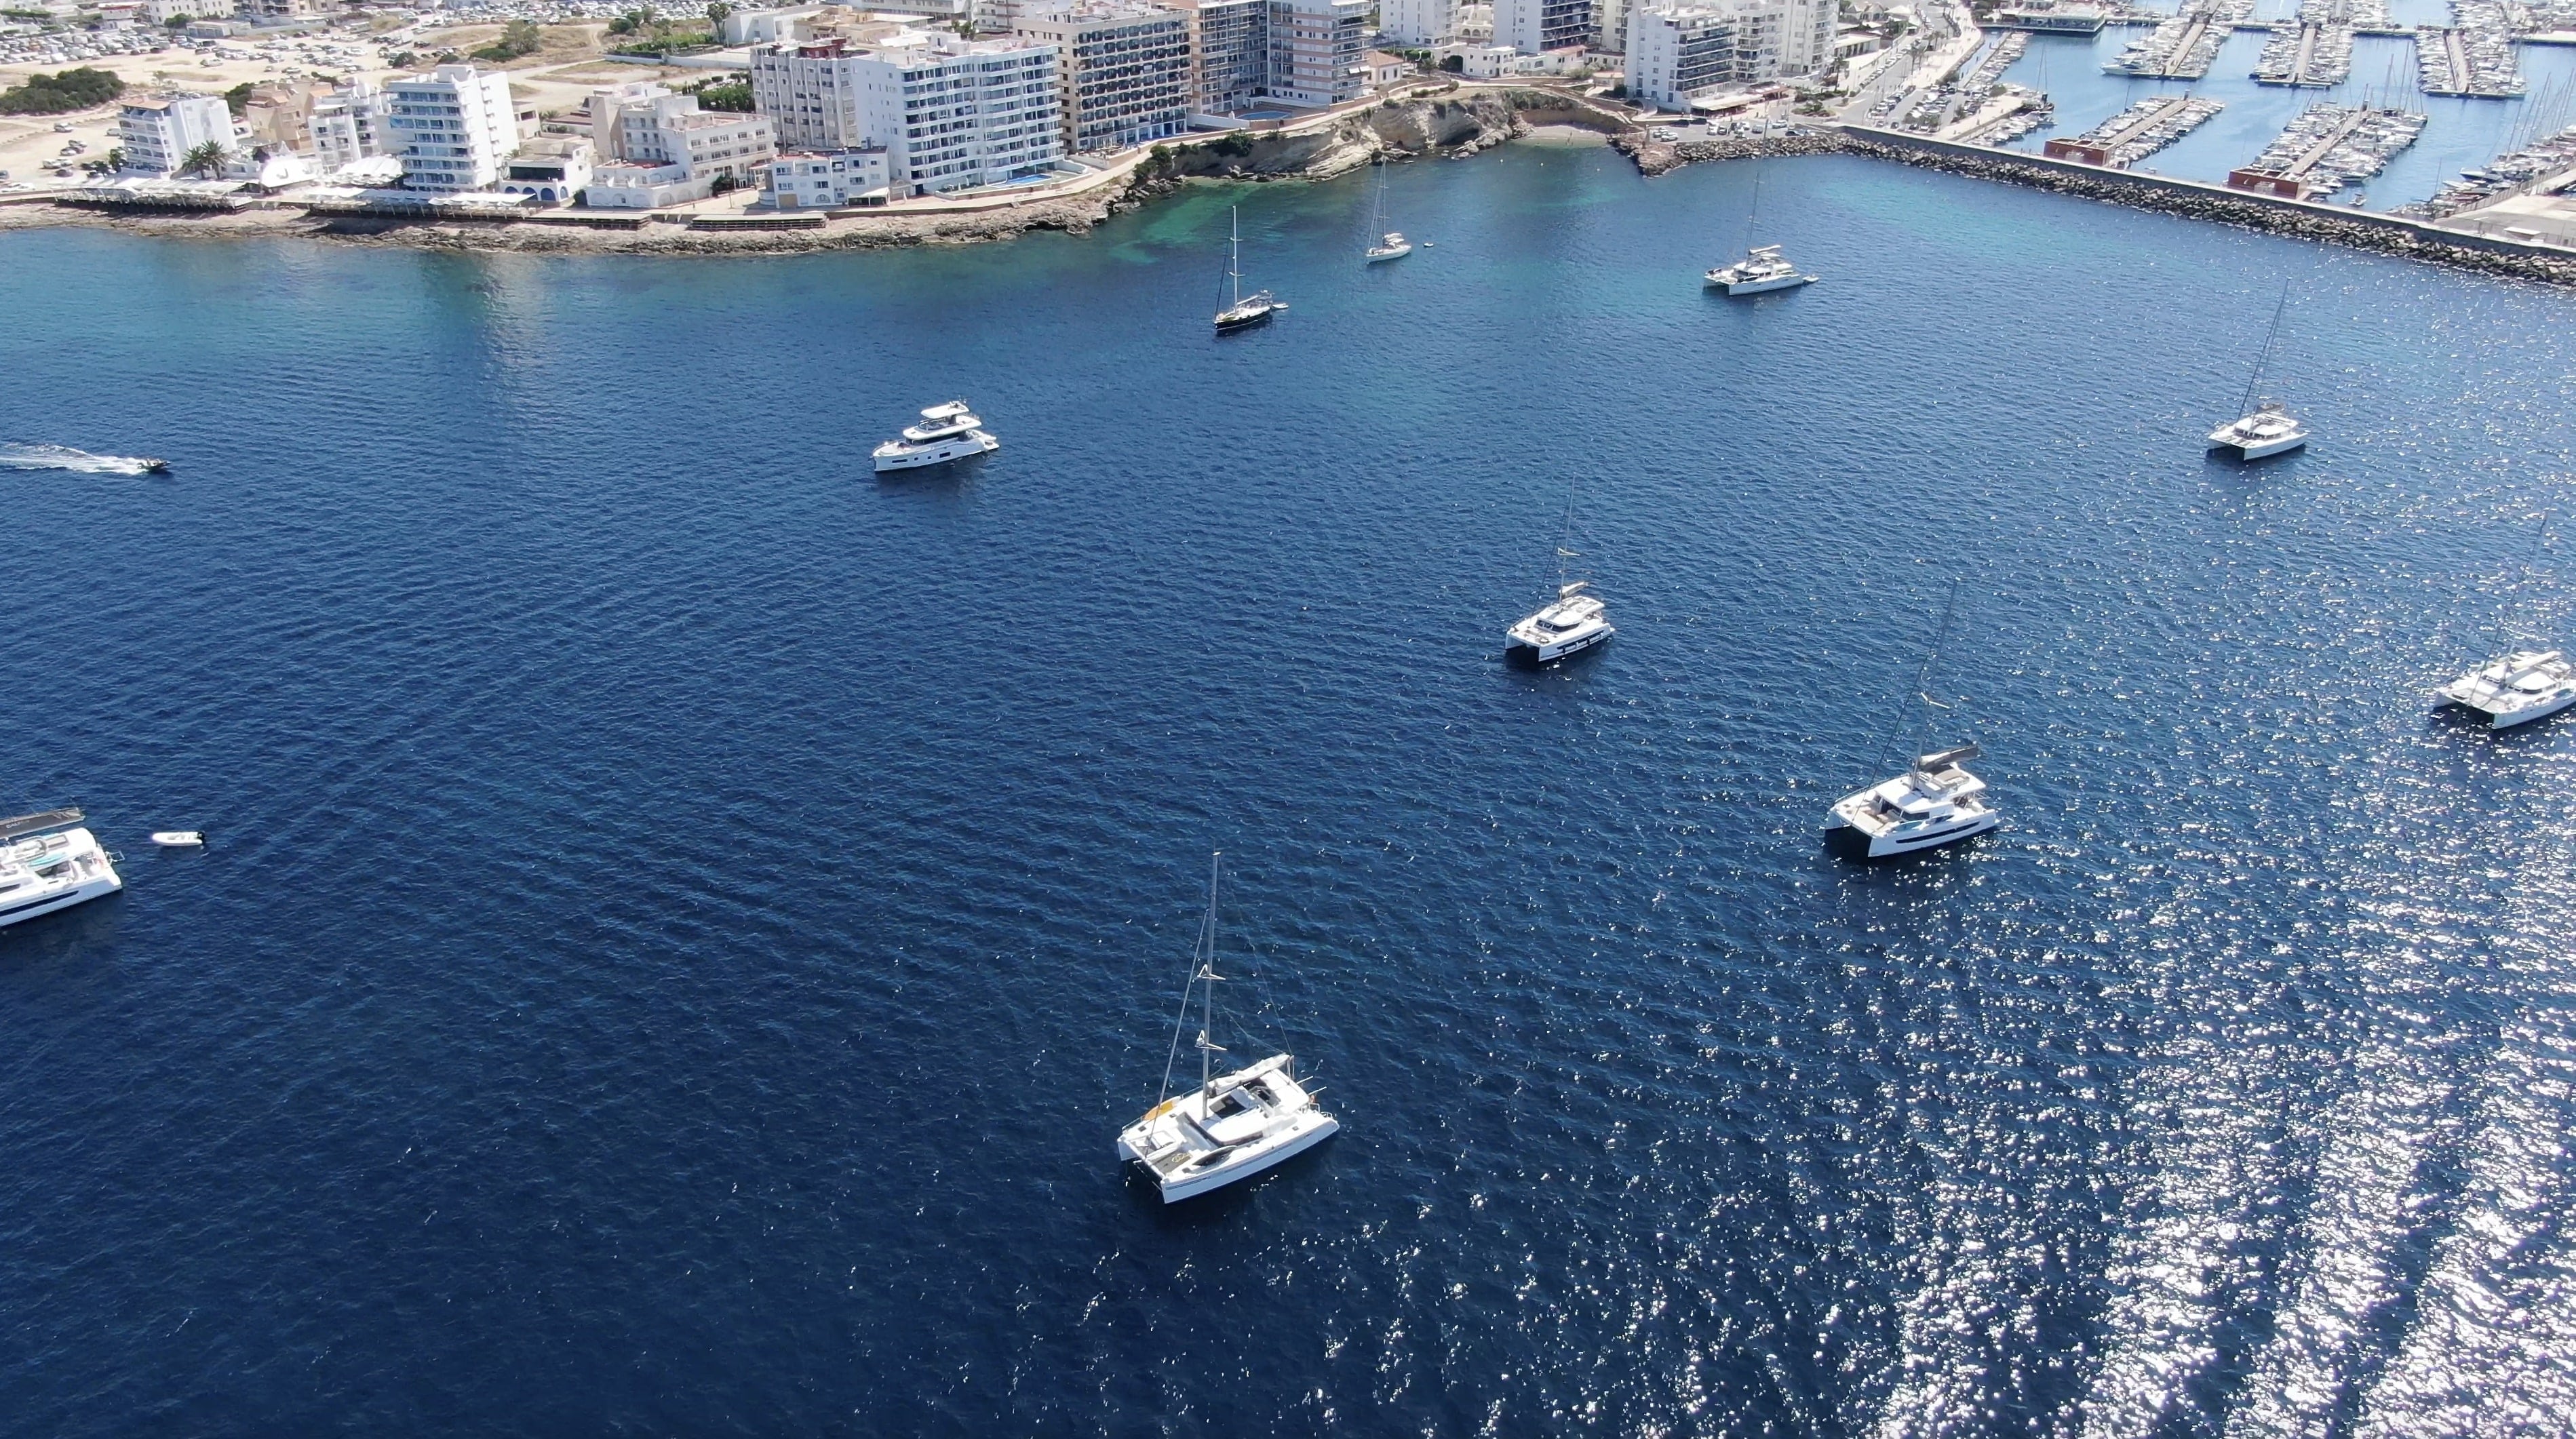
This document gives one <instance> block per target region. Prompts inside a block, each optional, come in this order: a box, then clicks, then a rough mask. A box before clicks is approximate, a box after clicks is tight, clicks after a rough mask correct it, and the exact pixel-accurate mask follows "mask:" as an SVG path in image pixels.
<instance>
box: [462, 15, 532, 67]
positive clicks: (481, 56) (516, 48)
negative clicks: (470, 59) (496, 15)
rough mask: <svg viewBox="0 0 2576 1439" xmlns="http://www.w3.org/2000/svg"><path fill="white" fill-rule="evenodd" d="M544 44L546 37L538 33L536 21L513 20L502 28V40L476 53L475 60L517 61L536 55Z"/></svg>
mask: <svg viewBox="0 0 2576 1439" xmlns="http://www.w3.org/2000/svg"><path fill="white" fill-rule="evenodd" d="M544 43H545V37H543V36H541V35H539V34H538V33H537V22H536V21H534V20H513V21H511V22H510V23H509V24H507V25H504V26H502V27H501V38H500V39H499V40H497V41H495V42H493V43H492V44H489V45H486V46H484V47H483V48H482V49H480V50H477V51H475V52H474V58H475V59H477V60H516V59H518V58H519V57H520V56H522V55H534V54H535V53H537V47H538V46H540V45H543V44H544Z"/></svg>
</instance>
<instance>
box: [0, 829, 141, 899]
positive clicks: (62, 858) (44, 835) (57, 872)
mask: <svg viewBox="0 0 2576 1439" xmlns="http://www.w3.org/2000/svg"><path fill="white" fill-rule="evenodd" d="M80 822H81V812H80V811H79V810H76V809H52V810H44V811H41V812H39V813H36V814H22V815H19V816H17V817H16V818H14V819H0V926H6V925H12V924H16V923H18V922H19V921H21V920H28V919H34V918H36V917H37V916H39V915H47V914H52V913H53V912H55V911H56V910H61V909H69V908H71V907H72V906H73V905H76V904H78V903H80V902H81V901H83V900H87V899H96V898H98V897H99V896H100V895H103V894H114V893H116V892H117V891H118V890H120V889H123V888H125V881H124V880H122V879H119V878H117V875H116V864H115V857H114V856H113V855H110V854H109V853H108V852H107V851H106V850H105V849H104V848H102V847H101V846H100V845H99V842H98V840H97V839H96V838H95V837H94V836H92V835H91V834H90V832H89V831H88V830H86V829H83V828H81V827H80Z"/></svg>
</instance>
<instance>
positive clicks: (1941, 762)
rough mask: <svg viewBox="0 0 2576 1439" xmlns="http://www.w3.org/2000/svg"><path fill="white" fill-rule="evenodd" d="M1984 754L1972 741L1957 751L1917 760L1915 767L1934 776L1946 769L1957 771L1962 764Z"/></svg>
mask: <svg viewBox="0 0 2576 1439" xmlns="http://www.w3.org/2000/svg"><path fill="white" fill-rule="evenodd" d="M1984 753H1985V751H1984V750H1981V749H1979V748H1977V746H1976V742H1975V741H1974V740H1971V741H1969V742H1968V743H1966V744H1963V745H1961V746H1959V747H1958V748H1957V749H1945V750H1937V751H1935V752H1933V753H1931V754H1927V755H1925V756H1923V757H1922V758H1920V759H1918V760H1916V761H1915V762H1914V767H1915V768H1916V769H1919V770H1921V771H1923V772H1924V773H1925V774H1934V773H1937V772H1939V771H1941V770H1945V769H1955V768H1957V767H1958V766H1959V765H1960V764H1961V763H1963V762H1965V761H1967V760H1972V759H1975V758H1977V757H1978V756H1979V755H1982V754H1984Z"/></svg>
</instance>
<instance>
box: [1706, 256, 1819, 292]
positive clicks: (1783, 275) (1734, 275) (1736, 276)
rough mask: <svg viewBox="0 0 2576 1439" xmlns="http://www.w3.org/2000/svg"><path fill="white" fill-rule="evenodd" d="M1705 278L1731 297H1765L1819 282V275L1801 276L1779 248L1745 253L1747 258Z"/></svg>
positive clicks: (1715, 271) (1709, 273)
mask: <svg viewBox="0 0 2576 1439" xmlns="http://www.w3.org/2000/svg"><path fill="white" fill-rule="evenodd" d="M1703 278H1704V279H1705V280H1706V281H1707V282H1708V283H1709V284H1711V285H1713V286H1715V287H1717V288H1718V289H1721V290H1724V291H1725V292H1726V293H1728V294H1730V295H1761V294H1767V293H1769V292H1770V291H1773V290H1791V289H1795V288H1797V287H1798V286H1800V285H1812V284H1814V283H1815V282H1816V277H1815V276H1813V275H1807V274H1801V273H1799V270H1798V267H1797V266H1796V265H1793V264H1791V263H1789V258H1788V257H1787V256H1785V255H1783V254H1781V253H1780V247H1779V246H1777V245H1756V246H1754V247H1753V248H1752V249H1750V250H1748V251H1746V252H1745V255H1744V258H1743V259H1741V260H1738V261H1736V262H1735V263H1734V264H1732V265H1727V266H1724V267H1722V268H1720V269H1715V270H1711V271H1709V272H1708V274H1707V275H1706V276H1704V277H1703Z"/></svg>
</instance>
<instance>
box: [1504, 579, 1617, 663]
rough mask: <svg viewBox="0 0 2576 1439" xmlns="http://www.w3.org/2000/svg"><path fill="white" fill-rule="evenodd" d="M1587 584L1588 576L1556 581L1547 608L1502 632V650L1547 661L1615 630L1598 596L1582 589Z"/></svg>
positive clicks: (1579, 650)
mask: <svg viewBox="0 0 2576 1439" xmlns="http://www.w3.org/2000/svg"><path fill="white" fill-rule="evenodd" d="M1590 585H1591V582H1590V581H1588V580H1573V581H1570V582H1568V583H1565V584H1561V585H1558V586H1557V587H1556V598H1555V599H1554V600H1553V601H1551V602H1550V603H1549V604H1548V605H1547V607H1546V608H1544V609H1541V610H1540V611H1539V612H1538V613H1536V614H1534V615H1530V616H1528V617H1527V618H1525V619H1523V620H1521V621H1520V623H1518V624H1515V625H1513V626H1512V627H1511V628H1510V629H1508V630H1505V631H1504V632H1503V652H1504V654H1506V655H1507V656H1509V657H1510V658H1513V659H1520V660H1528V661H1530V662H1531V663H1533V664H1546V663H1548V662H1549V661H1551V660H1561V659H1563V658H1565V657H1566V656H1567V655H1571V654H1580V653H1582V652H1583V651H1585V650H1588V649H1590V648H1592V647H1593V646H1594V645H1597V644H1599V643H1601V642H1602V641H1603V640H1606V639H1608V638H1610V636H1612V635H1614V634H1616V633H1618V631H1616V630H1614V629H1612V628H1611V627H1610V620H1609V617H1608V614H1607V613H1606V607H1605V606H1604V605H1603V604H1602V603H1601V597H1600V596H1598V595H1590V594H1586V593H1584V591H1585V590H1586V589H1588V588H1590Z"/></svg>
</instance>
